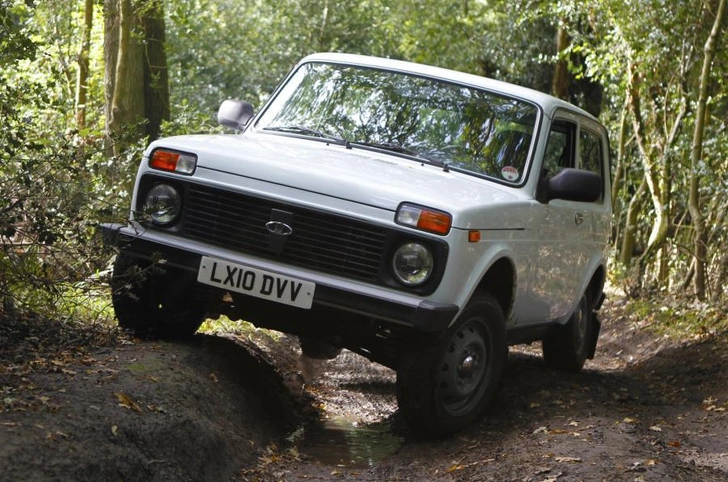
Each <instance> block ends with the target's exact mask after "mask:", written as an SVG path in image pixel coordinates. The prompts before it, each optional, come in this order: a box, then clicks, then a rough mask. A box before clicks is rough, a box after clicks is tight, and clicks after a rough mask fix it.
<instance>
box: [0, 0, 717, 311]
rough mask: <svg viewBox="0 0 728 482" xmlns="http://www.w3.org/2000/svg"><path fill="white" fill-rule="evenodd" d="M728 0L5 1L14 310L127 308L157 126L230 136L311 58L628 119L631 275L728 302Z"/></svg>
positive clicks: (614, 264) (2, 92) (0, 1)
mask: <svg viewBox="0 0 728 482" xmlns="http://www.w3.org/2000/svg"><path fill="white" fill-rule="evenodd" d="M725 3H726V0H559V1H546V0H543V1H539V0H508V1H506V0H396V1H395V0H339V1H333V0H316V1H314V0H275V1H274V0H248V1H240V0H73V1H68V0H36V1H34V0H0V127H1V128H0V248H1V249H0V297H2V300H3V304H2V306H0V314H3V313H4V314H5V315H8V314H11V313H14V312H16V311H17V310H26V311H27V310H31V311H32V312H34V313H39V314H41V315H43V316H47V317H51V318H54V319H60V320H70V319H74V320H76V319H90V318H97V317H110V316H111V315H110V311H109V309H108V293H107V292H106V291H105V290H106V288H105V287H104V286H105V285H104V283H103V276H102V275H101V273H103V271H104V269H105V268H106V266H107V264H108V262H109V259H110V257H111V256H112V254H113V253H111V252H109V251H108V250H105V249H104V248H103V247H102V246H101V243H100V240H99V239H98V238H97V236H95V234H94V232H95V227H96V226H97V225H98V223H100V222H106V221H122V220H123V219H125V217H126V214H127V210H128V206H129V204H130V191H131V188H132V184H133V178H134V175H135V172H136V166H137V164H138V162H139V159H140V155H141V152H142V150H143V149H144V147H145V146H146V145H147V144H148V143H149V142H150V141H151V140H153V139H155V138H157V137H160V136H166V135H173V134H180V133H210V132H221V129H220V128H219V127H218V126H217V125H216V122H215V121H214V119H215V114H216V111H217V107H218V106H219V104H220V103H221V102H222V101H223V100H225V99H228V98H238V99H243V100H247V101H250V102H252V103H253V104H254V105H255V106H256V107H260V106H261V105H262V103H263V102H265V100H266V98H267V96H268V95H269V94H270V92H271V91H272V90H273V89H274V88H275V86H276V84H277V82H278V81H279V80H280V79H281V78H282V77H283V76H284V75H285V74H286V73H287V72H288V71H289V70H290V69H291V68H292V67H293V65H294V64H295V63H296V62H297V61H298V60H299V59H300V58H301V57H303V56H304V55H306V54H309V53H312V52H317V51H340V52H350V53H361V54H369V55H377V56H384V57H391V58H397V59H404V60H411V61H415V62H422V63H426V64H431V65H437V66H441V67H447V68H452V69H456V70H461V71H465V72H472V73H476V74H480V75H485V76H489V77H493V78H496V79H501V80H506V81H509V82H514V83H517V84H521V85H525V86H528V87H532V88H534V89H538V90H541V91H544V92H549V93H552V94H554V95H556V96H558V97H561V98H564V99H567V100H569V101H571V102H573V103H574V104H577V105H579V106H581V107H583V108H584V109H586V110H588V111H590V112H592V113H593V114H594V115H596V116H598V117H599V118H600V119H601V120H602V121H603V122H604V123H605V124H606V125H607V126H608V127H609V129H610V132H611V136H612V137H611V150H612V167H613V172H612V176H613V184H614V186H613V192H612V197H613V201H614V205H615V213H614V229H613V236H612V241H613V244H612V251H613V256H612V261H611V265H610V272H611V273H610V277H611V282H612V283H613V284H614V285H616V286H618V287H620V288H623V289H624V291H625V292H626V293H628V294H629V295H630V296H632V297H659V298H660V299H676V300H680V302H681V303H684V304H685V305H686V306H688V305H690V306H694V307H699V308H701V309H721V308H722V307H724V306H725V305H726V302H728V289H727V288H726V281H727V280H728V250H727V249H725V246H726V244H727V243H726V242H727V241H728V230H727V229H726V227H728V219H727V218H726V216H727V215H728V95H727V94H728V90H727V86H728V69H727V68H726V67H728V48H726V47H727V46H728V40H727V37H726V34H725V30H726V27H727V26H728V20H727V17H728V14H726V12H725V10H726V6H725Z"/></svg>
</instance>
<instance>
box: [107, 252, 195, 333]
mask: <svg viewBox="0 0 728 482" xmlns="http://www.w3.org/2000/svg"><path fill="white" fill-rule="evenodd" d="M110 284H111V290H112V295H111V299H112V302H113V305H114V311H115V313H116V317H117V319H118V320H119V326H121V327H122V328H126V329H129V330H132V331H133V332H134V333H135V334H136V335H138V336H159V337H162V338H182V337H186V336H190V335H192V334H194V333H195V332H196V331H197V329H198V328H199V327H200V325H201V324H202V322H203V321H204V320H205V311H206V306H207V294H208V290H207V288H205V287H203V286H201V285H199V283H197V282H196V280H195V277H194V274H192V273H187V272H186V271H183V270H180V269H178V268H173V267H168V266H165V265H162V264H154V263H152V262H151V261H144V260H141V259H138V258H135V257H133V256H130V255H129V254H127V253H124V252H122V253H119V254H118V255H117V257H116V262H115V263H114V272H113V275H112V278H111V283H110Z"/></svg>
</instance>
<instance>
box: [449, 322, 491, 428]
mask: <svg viewBox="0 0 728 482" xmlns="http://www.w3.org/2000/svg"><path fill="white" fill-rule="evenodd" d="M489 345H490V344H489V342H488V338H487V335H486V330H485V328H484V323H483V322H482V321H481V320H479V319H477V318H476V319H472V320H469V321H467V322H466V323H464V324H463V325H462V326H461V327H460V328H459V329H458V330H457V331H455V333H453V335H452V337H451V338H450V341H449V343H448V345H447V347H446V348H445V353H444V355H443V357H442V361H441V362H440V365H439V371H438V375H437V382H438V390H439V399H440V403H441V405H442V408H443V409H444V410H445V411H446V412H447V413H449V414H450V415H453V416H458V415H461V414H467V413H470V412H471V411H472V410H473V408H475V407H476V406H477V405H478V404H479V403H480V400H481V398H482V396H483V393H484V392H485V387H486V386H487V384H486V383H485V381H486V378H487V377H488V372H489V370H488V369H489V365H490V363H489V356H490V354H491V352H492V348H491V347H490V346H489Z"/></svg>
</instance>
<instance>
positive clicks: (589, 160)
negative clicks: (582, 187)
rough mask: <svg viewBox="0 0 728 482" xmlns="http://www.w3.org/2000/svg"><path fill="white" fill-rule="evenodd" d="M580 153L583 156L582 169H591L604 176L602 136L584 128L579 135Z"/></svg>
mask: <svg viewBox="0 0 728 482" xmlns="http://www.w3.org/2000/svg"><path fill="white" fill-rule="evenodd" d="M579 154H580V157H581V165H580V166H579V167H580V168H581V169H584V170H586V171H591V172H593V173H594V174H599V176H600V177H601V176H602V173H603V171H604V170H603V169H602V167H603V166H602V160H603V159H604V156H603V153H602V138H601V137H600V136H598V135H596V134H593V133H591V132H589V131H585V130H582V131H581V134H580V135H579Z"/></svg>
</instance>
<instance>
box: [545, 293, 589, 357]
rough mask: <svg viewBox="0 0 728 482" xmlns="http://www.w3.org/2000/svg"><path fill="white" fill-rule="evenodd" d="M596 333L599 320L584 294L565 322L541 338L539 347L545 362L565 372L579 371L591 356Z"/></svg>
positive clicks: (587, 296)
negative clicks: (540, 346)
mask: <svg viewBox="0 0 728 482" xmlns="http://www.w3.org/2000/svg"><path fill="white" fill-rule="evenodd" d="M598 336H599V322H598V321H597V318H596V314H595V313H594V310H593V309H592V305H591V302H590V297H589V295H588V293H585V294H584V295H583V296H582V297H581V300H579V305H578V306H577V308H576V311H575V312H574V314H573V315H571V318H569V321H568V322H567V323H566V325H564V326H561V327H558V329H557V330H556V331H554V332H553V333H551V334H549V335H548V336H547V337H546V338H544V340H543V342H542V349H543V358H544V361H545V363H546V365H548V366H549V367H551V368H555V369H557V370H562V371H567V372H578V371H580V370H581V369H582V368H583V367H584V363H585V362H586V360H587V358H593V357H594V349H595V348H596V338H597V337H598Z"/></svg>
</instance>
